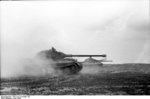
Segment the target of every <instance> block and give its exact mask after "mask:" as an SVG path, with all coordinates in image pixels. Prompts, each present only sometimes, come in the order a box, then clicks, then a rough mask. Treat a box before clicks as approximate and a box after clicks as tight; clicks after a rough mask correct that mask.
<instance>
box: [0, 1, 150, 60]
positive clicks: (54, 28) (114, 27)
mask: <svg viewBox="0 0 150 99" xmlns="http://www.w3.org/2000/svg"><path fill="white" fill-rule="evenodd" d="M149 26H150V21H149V0H99V1H88V0H87V1H85V0H83V1H49V2H47V1H44V2H40V1H36V2H32V1H30V2H1V29H2V30H1V32H2V33H1V38H2V43H1V48H2V62H4V63H5V62H9V60H11V59H13V58H14V57H15V58H16V61H17V59H20V58H25V57H31V56H34V55H35V54H36V53H37V52H38V51H41V50H45V49H49V48H51V47H52V46H54V47H55V48H56V49H58V50H59V51H63V52H65V53H68V54H107V55H108V59H111V60H113V61H114V62H115V63H131V62H144V63H150V34H149V33H150V28H149ZM10 63H11V62H10Z"/></svg>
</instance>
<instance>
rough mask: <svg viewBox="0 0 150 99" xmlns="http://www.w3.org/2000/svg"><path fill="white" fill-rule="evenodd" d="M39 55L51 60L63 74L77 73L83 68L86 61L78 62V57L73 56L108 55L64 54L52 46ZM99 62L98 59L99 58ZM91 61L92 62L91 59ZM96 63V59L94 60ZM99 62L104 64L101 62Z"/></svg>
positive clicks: (55, 67) (53, 65)
mask: <svg viewBox="0 0 150 99" xmlns="http://www.w3.org/2000/svg"><path fill="white" fill-rule="evenodd" d="M38 57H40V58H43V59H46V60H50V61H52V62H51V65H52V67H53V68H54V69H55V71H56V72H59V73H60V72H61V73H63V74H76V73H78V72H80V71H81V70H82V68H83V64H84V62H78V61H77V60H76V59H73V58H72V57H90V58H92V57H106V55H105V54H103V55H72V54H64V53H62V52H59V51H56V49H55V48H53V47H52V48H51V49H50V50H45V51H41V52H39V53H38ZM97 62H98V60H97ZM90 63H92V62H91V61H90ZM93 64H94V61H93ZM96 64H97V63H96ZM98 64H100V65H102V63H101V62H99V63H98Z"/></svg>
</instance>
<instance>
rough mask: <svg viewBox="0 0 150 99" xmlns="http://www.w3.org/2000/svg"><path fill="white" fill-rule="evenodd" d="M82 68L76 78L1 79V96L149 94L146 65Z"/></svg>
mask: <svg viewBox="0 0 150 99" xmlns="http://www.w3.org/2000/svg"><path fill="white" fill-rule="evenodd" d="M84 68H85V69H84V71H81V73H79V74H76V75H59V76H54V75H45V76H41V77H18V78H9V79H8V78H2V79H1V88H0V91H1V95H150V65H144V66H143V65H138V66H131V65H126V66H123V65H122V66H118V67H117V66H116V65H111V67H110V66H104V67H99V70H98V71H96V72H94V70H92V69H89V70H88V69H87V70H86V67H84ZM143 68H144V69H143ZM97 69H98V68H97ZM97 69H96V70H97ZM90 70H91V71H93V72H89V71H90ZM86 71H88V72H86Z"/></svg>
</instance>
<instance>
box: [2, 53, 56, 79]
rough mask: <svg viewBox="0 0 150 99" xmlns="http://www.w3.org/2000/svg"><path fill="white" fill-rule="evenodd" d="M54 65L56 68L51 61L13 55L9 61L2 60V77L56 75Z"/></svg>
mask: <svg viewBox="0 0 150 99" xmlns="http://www.w3.org/2000/svg"><path fill="white" fill-rule="evenodd" d="M9 56H10V55H9ZM7 58H8V57H7ZM52 65H53V66H55V65H54V64H53V61H52V60H51V59H42V58H40V57H37V56H35V57H31V58H24V57H16V56H15V55H13V56H11V57H9V58H8V59H2V67H1V71H2V72H1V77H2V78H14V77H22V76H45V75H56V74H55V71H54V68H53V66H52Z"/></svg>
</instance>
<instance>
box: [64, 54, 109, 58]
mask: <svg viewBox="0 0 150 99" xmlns="http://www.w3.org/2000/svg"><path fill="white" fill-rule="evenodd" d="M65 57H106V55H105V54H102V55H72V54H66V55H65Z"/></svg>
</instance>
